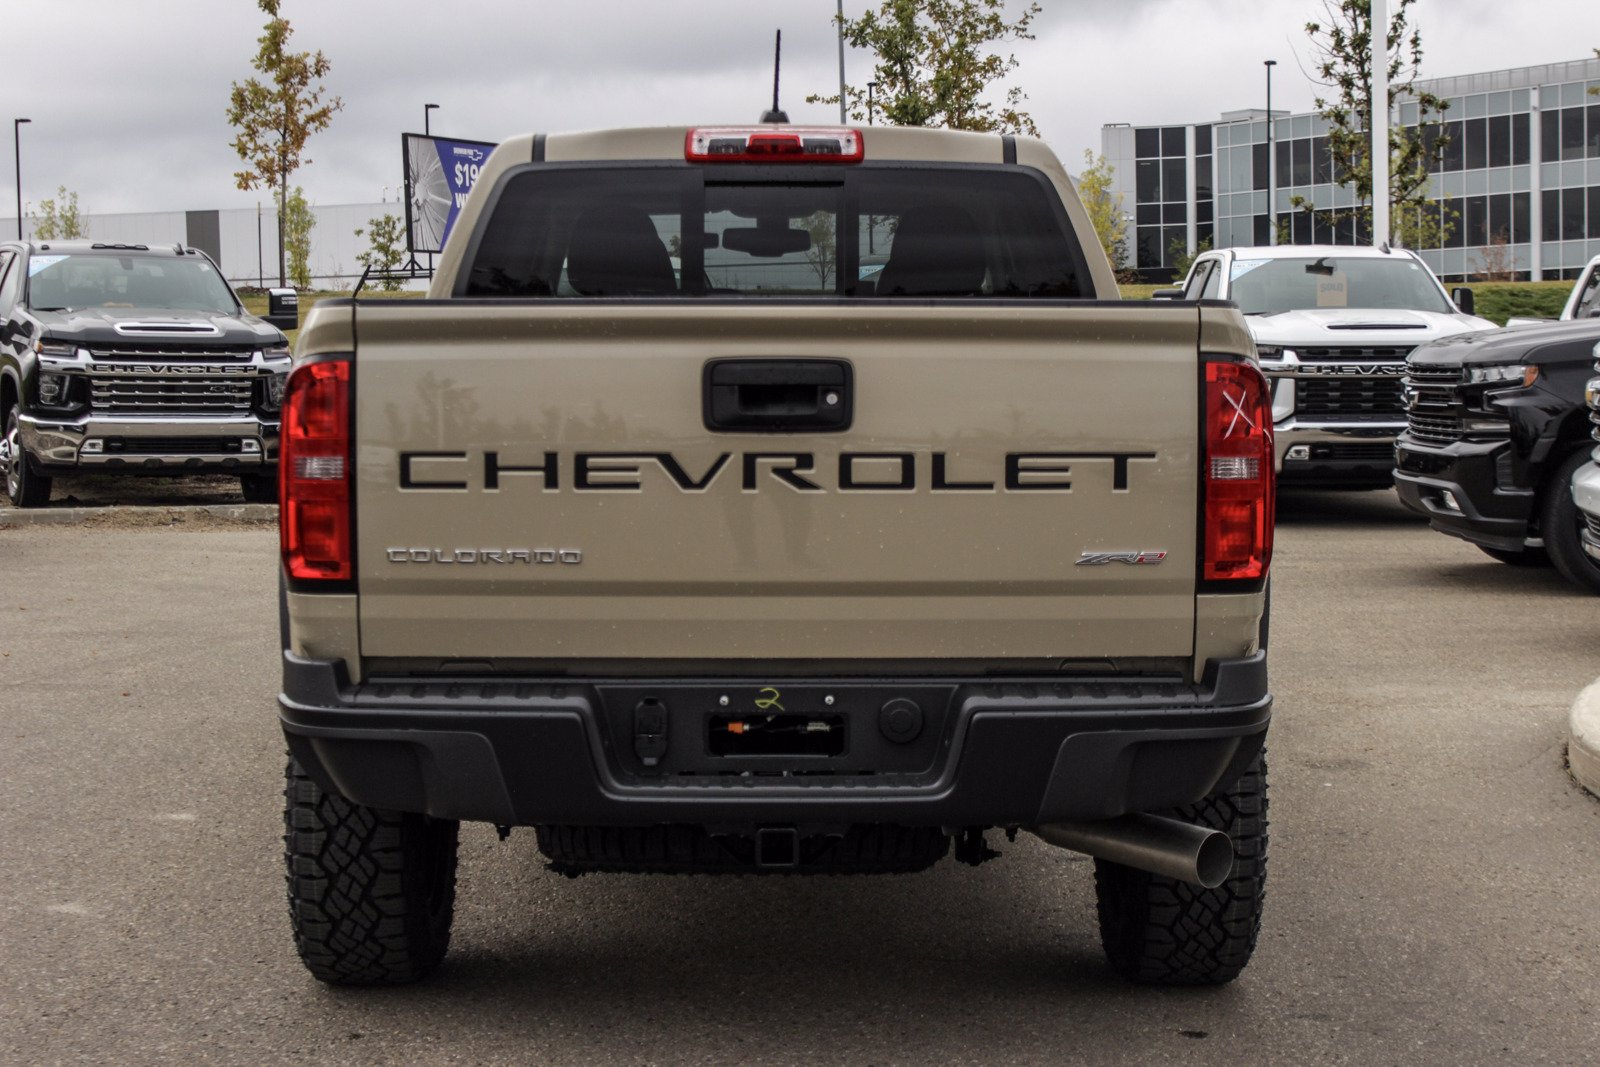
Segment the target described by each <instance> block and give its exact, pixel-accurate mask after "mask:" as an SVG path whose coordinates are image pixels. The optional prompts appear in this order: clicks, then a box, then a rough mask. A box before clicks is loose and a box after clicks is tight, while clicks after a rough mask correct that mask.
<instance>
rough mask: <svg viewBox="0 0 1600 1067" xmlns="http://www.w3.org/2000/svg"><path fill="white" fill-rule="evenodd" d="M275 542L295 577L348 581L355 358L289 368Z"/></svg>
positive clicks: (350, 569) (279, 469)
mask: <svg viewBox="0 0 1600 1067" xmlns="http://www.w3.org/2000/svg"><path fill="white" fill-rule="evenodd" d="M278 542H279V545H280V547H281V549H282V552H283V566H284V569H285V571H287V573H288V575H289V577H290V578H301V579H306V578H309V579H321V580H324V581H344V580H348V579H349V578H351V577H352V576H353V575H354V570H355V569H354V567H353V566H352V565H351V547H350V363H349V361H348V360H345V359H325V360H319V361H317V362H315V363H305V364H302V365H301V366H299V367H297V368H296V369H295V371H294V373H293V374H291V375H289V384H288V386H287V388H286V390H285V392H284V398H283V437H282V442H281V445H280V448H279V455H278Z"/></svg>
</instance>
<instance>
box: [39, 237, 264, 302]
mask: <svg viewBox="0 0 1600 1067" xmlns="http://www.w3.org/2000/svg"><path fill="white" fill-rule="evenodd" d="M28 305H29V306H30V307H32V308H33V309H34V310H35V311H52V310H63V309H66V308H93V307H112V308H116V307H122V308H151V309H163V310H175V311H216V312H221V313H222V314H225V315H232V314H236V313H237V312H238V311H239V304H238V302H237V301H235V300H234V298H233V291H232V290H231V289H229V288H228V283H227V282H225V281H223V280H222V275H220V274H218V273H217V269H216V268H215V267H213V266H212V265H211V263H210V261H209V260H206V259H204V258H202V257H200V256H182V257H179V256H150V255H139V254H137V253H128V254H122V255H118V254H107V253H80V254H65V255H55V254H52V253H48V252H41V253H37V254H35V255H34V256H33V257H32V258H31V259H29V260H28Z"/></svg>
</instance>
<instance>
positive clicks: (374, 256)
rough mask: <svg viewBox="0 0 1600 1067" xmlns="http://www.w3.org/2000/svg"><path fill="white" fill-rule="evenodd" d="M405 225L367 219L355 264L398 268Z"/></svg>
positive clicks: (384, 281)
mask: <svg viewBox="0 0 1600 1067" xmlns="http://www.w3.org/2000/svg"><path fill="white" fill-rule="evenodd" d="M405 225H406V224H405V220H404V219H402V218H401V217H400V216H399V215H379V216H378V217H377V218H375V219H368V220H367V224H366V226H365V227H363V228H361V229H358V230H356V236H357V237H367V238H368V240H369V243H368V245H367V248H366V250H365V251H364V252H362V253H360V254H359V255H357V256H356V262H358V263H360V264H361V265H362V266H363V267H365V268H367V269H368V270H374V271H390V270H394V269H395V268H396V267H398V266H399V265H400V263H401V261H402V260H403V259H404V258H405V239H406V234H405ZM674 236H676V235H674ZM378 287H379V288H380V289H382V290H384V291H385V292H389V293H392V292H394V291H396V290H397V289H399V288H400V279H399V278H390V277H383V278H379V279H378Z"/></svg>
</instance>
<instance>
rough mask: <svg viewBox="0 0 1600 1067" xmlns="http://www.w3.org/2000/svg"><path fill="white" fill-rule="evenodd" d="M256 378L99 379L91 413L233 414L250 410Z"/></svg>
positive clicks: (95, 381)
mask: <svg viewBox="0 0 1600 1067" xmlns="http://www.w3.org/2000/svg"><path fill="white" fill-rule="evenodd" d="M254 384H255V379H254V378H252V377H245V376H242V375H241V376H239V377H229V378H212V377H183V376H179V375H171V376H168V375H162V376H160V377H148V378H146V377H138V376H131V375H130V376H127V377H121V376H119V377H116V378H95V379H93V380H91V382H90V386H89V410H91V411H93V412H95V413H96V414H116V415H182V414H204V415H214V414H232V413H235V412H237V413H241V414H242V413H246V412H248V411H249V410H250V394H251V390H252V388H253V387H254Z"/></svg>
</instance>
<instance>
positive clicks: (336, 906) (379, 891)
mask: <svg viewBox="0 0 1600 1067" xmlns="http://www.w3.org/2000/svg"><path fill="white" fill-rule="evenodd" d="M283 822H284V834H283V845H284V855H283V858H284V862H285V864H286V866H287V868H288V870H287V875H288V883H289V920H290V923H291V924H292V925H293V927H294V941H295V948H296V949H298V950H299V952H300V959H301V960H302V961H303V962H304V963H305V965H306V968H307V969H308V970H310V971H311V973H312V974H313V975H314V976H316V977H317V978H318V979H320V980H321V981H324V982H330V983H333V984H335V985H359V986H373V985H399V984H401V983H403V982H412V981H415V980H416V979H418V978H421V977H422V976H423V975H425V974H427V973H428V972H429V971H431V970H433V968H434V967H436V966H438V964H439V961H440V960H441V959H443V958H444V954H445V950H446V949H447V948H449V946H450V921H451V919H452V918H453V916H454V911H455V896H456V838H457V831H458V829H459V827H460V824H459V823H456V822H451V821H446V820H442V819H430V818H428V817H427V816H425V815H411V814H403V813H401V812H392V811H379V810H377V809H375V808H367V807H362V806H361V805H360V804H352V803H351V802H350V801H348V800H346V799H345V798H344V797H341V796H339V795H337V794H335V793H329V792H327V791H325V790H324V789H322V788H321V787H320V786H318V785H317V783H316V782H314V781H312V780H311V779H310V778H309V777H308V776H307V775H306V773H305V771H304V770H302V769H301V767H300V765H299V763H297V762H296V761H295V760H293V759H290V761H289V766H288V769H287V770H286V771H285V785H284V816H283Z"/></svg>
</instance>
